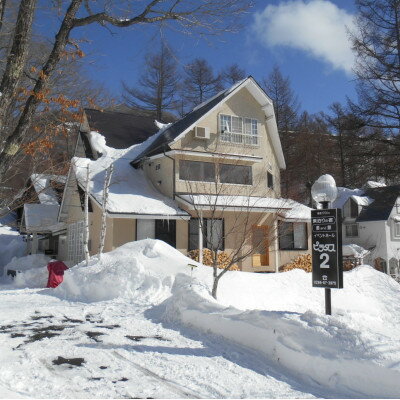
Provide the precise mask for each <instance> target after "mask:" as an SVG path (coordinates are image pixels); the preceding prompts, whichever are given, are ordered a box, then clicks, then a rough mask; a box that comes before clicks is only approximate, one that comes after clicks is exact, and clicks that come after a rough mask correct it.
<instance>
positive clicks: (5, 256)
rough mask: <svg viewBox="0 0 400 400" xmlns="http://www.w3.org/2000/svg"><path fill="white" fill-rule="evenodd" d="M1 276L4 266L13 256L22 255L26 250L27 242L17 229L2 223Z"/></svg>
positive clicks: (0, 232)
mask: <svg viewBox="0 0 400 400" xmlns="http://www.w3.org/2000/svg"><path fill="white" fill-rule="evenodd" d="M0 248H1V252H0V276H1V275H2V274H3V267H4V266H5V265H7V264H8V263H9V262H10V261H11V260H12V258H13V257H21V256H22V255H23V254H24V253H25V251H26V242H24V241H23V239H22V236H21V235H20V234H19V233H18V231H17V230H15V229H12V228H10V227H8V226H5V225H2V224H1V223H0Z"/></svg>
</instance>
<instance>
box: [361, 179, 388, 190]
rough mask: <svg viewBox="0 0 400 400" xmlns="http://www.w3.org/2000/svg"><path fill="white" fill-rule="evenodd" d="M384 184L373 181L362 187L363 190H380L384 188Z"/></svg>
mask: <svg viewBox="0 0 400 400" xmlns="http://www.w3.org/2000/svg"><path fill="white" fill-rule="evenodd" d="M385 186H386V183H383V182H375V181H367V183H366V184H365V185H364V188H370V189H374V188H380V187H385Z"/></svg>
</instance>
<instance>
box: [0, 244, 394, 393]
mask: <svg viewBox="0 0 400 400" xmlns="http://www.w3.org/2000/svg"><path fill="white" fill-rule="evenodd" d="M189 263H190V264H193V263H194V262H193V261H192V260H190V259H188V258H186V257H185V256H183V255H182V254H181V253H180V252H179V251H177V250H176V249H173V248H172V247H170V246H169V245H167V244H166V243H164V242H161V241H157V240H151V239H147V240H143V241H138V242H132V243H127V244H125V245H123V246H121V247H120V248H118V249H116V250H114V251H112V252H110V253H106V254H103V257H102V259H101V260H98V259H97V258H96V257H92V259H91V260H90V264H89V266H88V267H85V266H84V264H80V265H77V266H75V267H73V268H71V269H70V270H68V271H66V272H65V275H64V282H63V283H62V284H61V285H60V286H59V287H58V288H56V289H54V290H53V289H44V285H45V283H43V285H42V286H41V287H42V289H16V285H15V284H9V285H6V286H3V287H0V310H1V311H0V312H1V313H2V324H4V326H5V327H7V326H10V327H9V328H4V329H3V328H2V329H3V331H2V332H0V349H1V351H0V363H1V365H2V368H1V369H0V396H1V395H5V394H6V395H7V396H12V397H17V396H25V397H40V398H48V397H53V398H54V397H55V398H58V397H64V398H65V397H79V398H82V397H83V398H88V397H96V398H108V397H113V398H121V397H140V398H143V397H156V398H187V397H189V398H196V397H198V398H227V397H229V398H260V397H263V398H276V397H278V398H303V397H307V398H310V397H315V396H316V397H325V398H343V397H345V398H371V397H379V398H390V397H394V398H397V397H398V396H399V394H400V331H399V329H398V326H399V323H400V312H399V311H400V286H399V284H398V283H397V282H396V281H394V280H393V279H392V278H390V277H389V276H388V275H385V274H383V273H380V272H378V271H376V270H374V269H373V268H371V267H369V266H360V267H358V268H356V269H354V270H352V271H349V272H345V273H344V289H338V290H333V291H332V309H333V315H332V316H326V315H325V314H324V302H323V299H324V292H323V290H320V289H318V288H311V275H310V274H307V273H306V272H304V271H302V270H293V271H289V272H285V273H279V274H253V273H248V272H240V271H232V272H228V273H227V274H226V275H225V276H224V277H223V278H222V279H221V281H220V285H219V289H218V301H217V300H215V299H213V298H212V297H211V295H210V288H211V285H212V269H211V268H209V267H205V266H201V265H199V266H198V268H195V269H194V271H193V278H191V277H190V273H191V269H190V267H189V266H188V264H189ZM195 264H196V263H195ZM196 265H198V264H196ZM39 269H40V268H39ZM27 272H28V271H26V272H25V273H22V274H21V276H24V274H26V273H27ZM43 282H44V281H43ZM35 318H36V319H35ZM72 320H73V321H75V322H71V321H72ZM76 321H80V322H76ZM30 323H31V324H33V325H32V326H30V325H29V324H30ZM24 324H25V325H24ZM46 326H50V327H51V326H58V327H60V326H62V327H61V328H62V329H61V328H60V329H61V330H59V331H56V332H57V333H58V335H59V336H55V337H52V338H46V339H43V340H41V341H37V342H34V341H31V342H29V343H27V339H29V338H30V337H31V336H29V335H31V334H32V333H31V332H32V329H36V332H38V329H39V331H40V329H42V331H43V329H45V327H46ZM40 332H41V331H40ZM90 332H91V333H93V332H94V333H96V332H97V333H99V334H101V336H99V337H98V340H94V339H90V336H88V333H90ZM11 334H23V335H28V336H21V337H17V336H15V337H14V338H11V337H10V335H11ZM132 335H136V336H134V337H135V338H136V339H129V336H131V337H133V336H132ZM157 337H158V339H157ZM11 348H14V349H15V350H11ZM44 349H45V351H44ZM58 356H62V357H64V358H73V357H83V358H84V359H85V364H84V365H83V366H82V367H73V368H71V369H69V368H68V367H67V366H62V365H60V366H55V365H53V364H52V360H54V359H57V357H58ZM101 366H105V367H107V368H105V369H101V368H100V367H101ZM122 377H126V379H127V380H125V381H124V382H123V381H121V380H120V379H122ZM3 388H4V389H3Z"/></svg>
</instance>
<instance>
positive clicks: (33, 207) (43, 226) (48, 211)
mask: <svg viewBox="0 0 400 400" xmlns="http://www.w3.org/2000/svg"><path fill="white" fill-rule="evenodd" d="M59 209H60V206H59V205H58V204H57V205H50V204H24V214H23V215H24V219H25V226H26V230H27V231H28V232H34V231H36V232H40V231H46V230H49V227H50V226H52V225H55V224H57V217H58V210H59Z"/></svg>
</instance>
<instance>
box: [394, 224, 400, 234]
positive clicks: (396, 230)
mask: <svg viewBox="0 0 400 400" xmlns="http://www.w3.org/2000/svg"><path fill="white" fill-rule="evenodd" d="M394 236H395V237H400V221H396V220H395V221H394Z"/></svg>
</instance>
